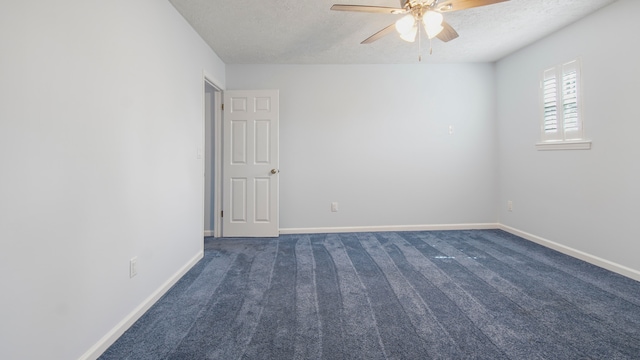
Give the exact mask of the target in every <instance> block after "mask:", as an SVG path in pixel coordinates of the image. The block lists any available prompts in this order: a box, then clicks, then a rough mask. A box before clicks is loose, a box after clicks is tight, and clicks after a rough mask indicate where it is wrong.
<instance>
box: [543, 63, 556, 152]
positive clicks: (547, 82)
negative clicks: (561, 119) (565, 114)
mask: <svg viewBox="0 0 640 360" xmlns="http://www.w3.org/2000/svg"><path fill="white" fill-rule="evenodd" d="M556 73H557V71H556V69H555V68H553V69H548V70H546V71H545V72H544V75H543V80H542V103H543V107H544V115H543V121H542V138H543V140H556V139H560V132H559V131H558V79H557V74H556Z"/></svg>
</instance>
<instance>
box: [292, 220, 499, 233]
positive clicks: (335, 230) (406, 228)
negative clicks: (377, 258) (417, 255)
mask: <svg viewBox="0 0 640 360" xmlns="http://www.w3.org/2000/svg"><path fill="white" fill-rule="evenodd" d="M498 228H499V224H497V223H496V224H494V223H484V224H437V225H387V226H348V227H319V228H284V229H283V228H281V229H280V234H325V233H350V232H384V231H429V230H480V229H498Z"/></svg>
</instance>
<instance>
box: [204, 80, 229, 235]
mask: <svg viewBox="0 0 640 360" xmlns="http://www.w3.org/2000/svg"><path fill="white" fill-rule="evenodd" d="M202 74H203V78H204V81H206V82H207V83H209V85H211V86H213V88H214V90H215V92H214V95H213V96H214V107H213V109H212V110H213V114H214V115H213V118H214V124H212V126H213V127H214V130H213V136H214V139H213V145H214V149H213V156H214V167H215V168H214V169H213V199H214V204H213V212H214V213H215V214H216V215H215V216H214V218H213V219H214V221H213V232H212V233H211V231H210V230H209V231H205V234H204V236H214V237H221V236H222V219H221V218H220V216H218V214H220V212H221V211H222V109H221V104H222V92H223V91H224V90H225V88H224V87H222V86H220V85H219V84H222V83H221V82H219V81H218V80H217V79H216V78H215V77H213V76H211V75H210V74H208V73H207V72H206V71H204V70H203V71H202ZM203 121H204V116H203ZM203 129H204V123H203ZM203 137H204V130H203ZM203 161H204V160H203ZM203 191H204V189H203ZM202 201H203V206H202V209H203V210H204V193H203V199H202ZM203 221H204V214H203ZM203 227H204V224H203ZM207 232H209V233H211V234H210V235H207Z"/></svg>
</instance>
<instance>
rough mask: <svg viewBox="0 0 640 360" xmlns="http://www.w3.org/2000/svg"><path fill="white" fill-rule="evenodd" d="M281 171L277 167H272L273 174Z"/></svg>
mask: <svg viewBox="0 0 640 360" xmlns="http://www.w3.org/2000/svg"><path fill="white" fill-rule="evenodd" d="M279 172H280V170H277V169H271V173H272V174H277V173H279Z"/></svg>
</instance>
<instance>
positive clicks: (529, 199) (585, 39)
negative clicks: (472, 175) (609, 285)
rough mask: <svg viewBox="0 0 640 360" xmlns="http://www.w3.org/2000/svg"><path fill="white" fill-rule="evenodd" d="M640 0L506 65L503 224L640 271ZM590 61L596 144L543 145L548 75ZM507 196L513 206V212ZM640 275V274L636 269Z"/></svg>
mask: <svg viewBox="0 0 640 360" xmlns="http://www.w3.org/2000/svg"><path fill="white" fill-rule="evenodd" d="M638 14H640V2H639V1H636V0H620V1H618V2H615V3H613V4H611V5H610V6H607V7H605V8H604V9H602V10H600V11H598V12H596V13H594V14H592V15H591V16H589V17H587V18H585V19H583V20H580V21H579V22H577V23H575V24H573V25H571V26H569V27H567V28H565V29H563V30H561V31H559V32H557V33H556V34H554V35H553V36H550V37H548V38H545V39H544V40H542V41H540V42H538V43H535V44H533V45H531V46H529V47H527V48H525V49H523V50H521V51H519V52H517V53H515V54H512V55H511V56H508V57H507V58H505V59H503V60H501V61H499V62H498V63H497V68H496V69H497V70H496V71H497V89H498V92H497V98H498V112H497V114H498V121H499V123H498V128H499V139H500V148H499V152H498V153H499V166H500V171H499V189H500V193H499V197H498V209H499V211H500V212H499V219H500V222H501V223H502V224H505V225H507V226H510V227H512V228H515V229H518V230H520V231H524V232H527V233H529V234H533V235H535V236H538V237H540V238H542V239H545V240H548V241H552V242H556V243H558V244H560V245H561V246H565V247H568V248H571V249H574V250H578V251H581V252H584V253H586V254H590V255H591V256H593V257H596V258H600V259H602V260H604V261H605V262H606V261H608V262H613V263H615V264H618V265H621V266H622V267H628V268H630V269H633V270H635V272H636V275H640V258H639V257H638V255H637V254H638V253H640V242H638V231H637V221H638V215H639V214H640V212H639V210H638V202H639V201H640V186H639V185H638V184H640V161H639V160H638V158H639V155H640V150H639V148H638V142H637V138H638V134H640V110H639V109H640V107H638V101H639V99H640V67H639V66H638V64H640V48H638V46H636V45H637V43H638V41H637V36H638V34H640V22H638V19H637V17H638ZM575 57H580V58H581V59H582V79H583V95H584V97H583V99H584V121H585V129H586V134H587V137H588V138H591V139H592V140H593V148H592V149H591V150H582V151H536V149H535V148H534V144H535V143H536V141H538V140H539V118H540V111H539V89H538V85H539V74H540V72H541V71H542V70H544V69H545V68H546V67H549V66H553V65H556V64H560V63H562V62H565V61H567V60H571V59H573V58H575ZM507 200H512V201H513V204H514V205H513V206H514V210H513V212H508V211H506V210H507V209H506V203H507ZM636 278H638V276H636Z"/></svg>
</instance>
